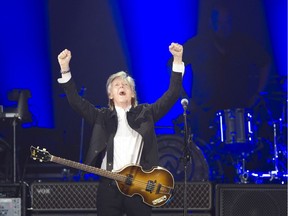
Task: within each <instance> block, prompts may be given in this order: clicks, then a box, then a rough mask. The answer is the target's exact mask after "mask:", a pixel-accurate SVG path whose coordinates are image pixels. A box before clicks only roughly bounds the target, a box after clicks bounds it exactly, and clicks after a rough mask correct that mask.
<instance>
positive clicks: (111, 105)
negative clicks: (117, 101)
mask: <svg viewBox="0 0 288 216" xmlns="http://www.w3.org/2000/svg"><path fill="white" fill-rule="evenodd" d="M118 77H120V78H122V79H123V80H126V81H127V82H128V84H129V86H130V87H131V89H132V92H133V93H134V98H132V99H131V105H132V107H136V106H137V105H138V101H137V95H136V90H135V82H134V79H133V78H132V77H131V76H129V75H128V74H127V73H126V72H124V71H120V72H117V73H114V74H112V75H111V76H110V77H109V78H108V80H107V83H106V91H107V95H108V100H109V102H108V106H109V108H110V109H112V110H113V109H114V101H113V99H110V97H109V95H110V92H111V84H112V82H113V80H114V79H116V78H118Z"/></svg>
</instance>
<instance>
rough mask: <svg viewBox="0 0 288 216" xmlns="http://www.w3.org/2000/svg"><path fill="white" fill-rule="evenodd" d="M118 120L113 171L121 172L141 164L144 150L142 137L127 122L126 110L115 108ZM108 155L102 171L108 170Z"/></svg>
mask: <svg viewBox="0 0 288 216" xmlns="http://www.w3.org/2000/svg"><path fill="white" fill-rule="evenodd" d="M115 109H116V112H117V118H118V127H117V132H116V134H115V137H114V154H113V155H114V157H113V171H115V170H119V169H121V168H123V167H124V166H126V165H128V164H139V163H140V158H141V153H142V149H143V145H142V144H141V143H142V136H141V135H140V134H139V133H138V132H136V131H135V130H133V129H132V128H131V127H130V126H129V125H128V121H127V112H128V111H129V109H130V107H129V108H128V109H126V110H124V109H123V108H120V107H117V106H116V107H115ZM106 164H107V153H106V154H105V157H104V158H103V161H102V165H101V169H106Z"/></svg>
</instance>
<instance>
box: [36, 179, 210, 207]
mask: <svg viewBox="0 0 288 216" xmlns="http://www.w3.org/2000/svg"><path fill="white" fill-rule="evenodd" d="M186 186H187V188H186V192H187V209H188V210H197V211H204V210H210V209H211V207H212V186H211V183H210V182H193V183H191V182H190V183H187V185H186ZM97 189H98V183H95V182H77V183H76V182H63V183H52V182H50V183H44V182H40V183H33V184H32V185H31V197H32V202H31V210H32V211H34V212H35V211H38V212H39V211H45V212H47V211H72V210H73V211H96V210H97V208H96V203H97V200H96V195H97ZM184 189H185V187H184V184H183V183H176V184H175V189H174V194H173V196H172V198H171V200H170V201H169V202H168V203H167V204H166V205H164V206H162V207H160V208H155V209H153V211H155V212H157V211H158V210H159V211H170V210H182V209H183V202H184V192H185V190H184Z"/></svg>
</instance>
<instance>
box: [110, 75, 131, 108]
mask: <svg viewBox="0 0 288 216" xmlns="http://www.w3.org/2000/svg"><path fill="white" fill-rule="evenodd" d="M132 97H135V95H134V93H133V91H132V89H131V86H130V85H129V82H128V81H127V80H125V79H122V78H121V77H117V78H115V79H114V80H113V81H112V83H111V88H110V94H109V98H110V99H112V100H113V102H114V104H115V105H116V106H119V107H123V108H126V107H128V106H130V105H131V99H132Z"/></svg>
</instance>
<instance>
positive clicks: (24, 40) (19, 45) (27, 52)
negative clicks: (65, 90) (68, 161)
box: [0, 0, 54, 128]
mask: <svg viewBox="0 0 288 216" xmlns="http://www.w3.org/2000/svg"><path fill="white" fill-rule="evenodd" d="M47 8H48V7H47V1H46V0H44V1H38V0H29V1H20V0H16V1H3V2H1V7H0V26H1V27H0V28H1V34H0V47H1V48H0V74H1V81H0V82H1V84H0V105H4V110H5V108H7V107H10V106H13V105H14V103H13V102H11V101H9V100H8V94H9V92H10V91H11V90H13V89H28V90H30V92H31V96H32V97H31V98H30V99H29V107H30V110H31V112H32V114H33V121H34V122H33V123H32V124H33V125H35V126H37V127H50V128H51V127H54V124H53V98H52V85H51V84H52V80H51V77H52V76H51V63H50V38H49V22H48V16H49V15H48V10H47Z"/></svg>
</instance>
